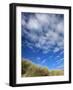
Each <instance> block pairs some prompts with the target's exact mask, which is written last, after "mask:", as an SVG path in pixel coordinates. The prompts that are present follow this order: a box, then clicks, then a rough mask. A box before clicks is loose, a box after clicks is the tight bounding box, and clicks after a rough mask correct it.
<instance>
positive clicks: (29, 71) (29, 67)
mask: <svg viewBox="0 0 73 90" xmlns="http://www.w3.org/2000/svg"><path fill="white" fill-rule="evenodd" d="M21 64H22V65H21V66H22V68H21V72H22V73H21V75H22V77H38V76H61V75H64V71H63V70H49V69H48V68H47V67H41V66H38V65H36V64H32V62H30V61H28V60H22V63H21Z"/></svg>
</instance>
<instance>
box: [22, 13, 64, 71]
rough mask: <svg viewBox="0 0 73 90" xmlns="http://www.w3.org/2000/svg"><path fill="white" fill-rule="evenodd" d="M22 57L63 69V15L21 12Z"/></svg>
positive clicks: (51, 68) (51, 67)
mask: <svg viewBox="0 0 73 90" xmlns="http://www.w3.org/2000/svg"><path fill="white" fill-rule="evenodd" d="M21 34H22V35H21V40H22V43H21V44H22V45H21V48H22V49H21V50H22V51H21V52H22V58H25V59H27V60H30V61H32V63H35V64H38V65H40V66H44V67H48V69H50V70H54V69H62V70H63V69H64V15H63V14H49V13H24V12H22V13H21Z"/></svg>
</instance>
